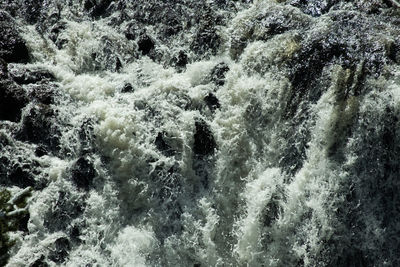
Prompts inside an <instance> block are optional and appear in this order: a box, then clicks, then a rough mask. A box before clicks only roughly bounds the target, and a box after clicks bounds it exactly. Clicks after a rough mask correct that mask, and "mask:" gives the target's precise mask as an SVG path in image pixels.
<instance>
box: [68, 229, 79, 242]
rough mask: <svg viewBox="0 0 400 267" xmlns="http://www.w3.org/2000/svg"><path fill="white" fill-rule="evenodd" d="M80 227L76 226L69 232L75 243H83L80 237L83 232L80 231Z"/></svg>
mask: <svg viewBox="0 0 400 267" xmlns="http://www.w3.org/2000/svg"><path fill="white" fill-rule="evenodd" d="M79 228H80V226H79V225H74V226H72V227H71V229H70V231H69V236H70V238H71V240H72V241H73V242H76V243H79V242H81V239H80V235H81V230H80V229H79Z"/></svg>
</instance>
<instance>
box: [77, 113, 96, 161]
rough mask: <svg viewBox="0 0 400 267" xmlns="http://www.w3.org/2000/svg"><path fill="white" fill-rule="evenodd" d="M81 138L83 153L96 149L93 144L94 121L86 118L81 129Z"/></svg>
mask: <svg viewBox="0 0 400 267" xmlns="http://www.w3.org/2000/svg"><path fill="white" fill-rule="evenodd" d="M78 134H79V140H80V143H81V155H86V154H88V153H92V152H93V151H94V146H93V139H94V134H93V121H92V120H91V119H86V120H85V121H84V122H83V123H82V126H81V128H80V130H79V133H78Z"/></svg>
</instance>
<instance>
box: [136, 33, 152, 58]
mask: <svg viewBox="0 0 400 267" xmlns="http://www.w3.org/2000/svg"><path fill="white" fill-rule="evenodd" d="M137 43H138V47H139V48H138V49H139V52H141V53H142V55H148V54H149V53H150V52H151V51H152V50H153V49H154V47H155V43H154V41H153V39H152V38H151V37H150V36H148V35H147V34H144V35H142V36H140V38H139V40H138V42H137Z"/></svg>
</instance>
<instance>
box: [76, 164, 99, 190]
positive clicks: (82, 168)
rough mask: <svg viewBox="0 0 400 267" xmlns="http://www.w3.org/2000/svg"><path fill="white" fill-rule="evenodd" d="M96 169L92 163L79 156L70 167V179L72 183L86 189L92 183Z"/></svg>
mask: <svg viewBox="0 0 400 267" xmlns="http://www.w3.org/2000/svg"><path fill="white" fill-rule="evenodd" d="M95 176H96V170H95V169H94V166H93V163H92V162H90V161H89V160H88V159H87V158H85V157H81V158H79V159H78V160H77V161H76V162H75V163H74V164H73V166H72V168H71V179H72V181H73V182H74V184H75V185H76V186H77V187H78V188H80V189H83V190H85V191H88V190H89V189H90V187H91V186H92V184H93V179H94V177H95Z"/></svg>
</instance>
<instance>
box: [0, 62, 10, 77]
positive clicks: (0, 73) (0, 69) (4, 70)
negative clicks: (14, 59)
mask: <svg viewBox="0 0 400 267" xmlns="http://www.w3.org/2000/svg"><path fill="white" fill-rule="evenodd" d="M7 78H8V67H7V62H5V61H4V60H3V59H2V58H1V57H0V80H3V79H7Z"/></svg>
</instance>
